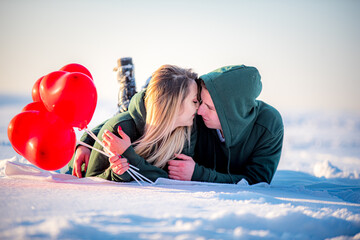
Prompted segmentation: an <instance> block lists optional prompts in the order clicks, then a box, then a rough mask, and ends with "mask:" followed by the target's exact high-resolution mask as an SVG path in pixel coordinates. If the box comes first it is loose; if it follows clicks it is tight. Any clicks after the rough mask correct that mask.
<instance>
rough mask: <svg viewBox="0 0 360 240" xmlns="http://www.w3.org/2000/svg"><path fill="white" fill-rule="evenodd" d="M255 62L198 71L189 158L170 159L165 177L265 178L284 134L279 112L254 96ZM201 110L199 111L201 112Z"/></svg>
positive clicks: (268, 177) (256, 91) (277, 157)
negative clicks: (199, 87)
mask: <svg viewBox="0 0 360 240" xmlns="http://www.w3.org/2000/svg"><path fill="white" fill-rule="evenodd" d="M260 79H261V77H260V74H259V72H258V70H257V69H256V68H254V67H247V66H244V65H241V66H227V67H222V68H219V69H217V70H215V71H213V72H210V73H208V74H205V75H203V76H201V77H200V80H201V85H202V90H201V99H202V103H201V105H200V107H199V109H198V116H197V122H196V123H197V131H198V138H197V143H196V148H195V155H194V160H195V161H194V160H193V158H191V157H189V156H186V155H184V154H180V155H178V156H177V158H178V159H179V160H171V161H169V167H168V170H169V177H170V178H172V179H177V180H192V181H205V182H218V183H239V182H241V183H245V184H255V183H259V182H267V183H270V182H271V180H272V178H273V176H274V173H275V171H276V168H277V166H278V163H279V160H280V155H281V149H282V143H283V135H284V126H283V122H282V118H281V115H280V113H279V112H278V111H277V110H276V109H275V108H273V107H272V106H270V105H268V104H266V103H265V102H262V101H259V100H256V98H257V97H258V96H259V94H260V92H261V89H262V83H261V80H260ZM200 116H201V117H200Z"/></svg>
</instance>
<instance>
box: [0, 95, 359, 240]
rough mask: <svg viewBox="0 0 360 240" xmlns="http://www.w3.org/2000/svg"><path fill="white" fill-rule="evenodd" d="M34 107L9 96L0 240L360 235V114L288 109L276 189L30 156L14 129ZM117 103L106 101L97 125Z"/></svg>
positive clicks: (1, 164)
mask: <svg viewBox="0 0 360 240" xmlns="http://www.w3.org/2000/svg"><path fill="white" fill-rule="evenodd" d="M26 102H31V99H27V98H24V99H19V98H8V97H6V96H0V119H1V120H0V132H1V135H0V159H1V160H0V211H1V213H2V214H1V217H0V239H179V240H180V239H360V176H359V174H360V117H359V115H358V114H355V113H352V114H349V113H320V112H306V113H304V112H289V111H288V112H282V114H283V118H284V124H285V139H284V149H283V155H282V159H281V161H280V165H279V167H278V171H277V172H276V174H275V176H274V179H273V181H272V183H271V184H270V185H269V184H266V183H259V184H256V185H252V186H247V185H246V184H215V183H201V182H182V181H174V180H169V179H158V180H157V181H156V182H155V184H154V185H151V184H143V186H139V185H138V184H137V183H136V182H131V183H115V182H109V181H106V180H102V179H99V178H83V179H78V178H76V177H73V176H71V175H67V174H62V173H60V171H54V172H49V171H44V170H41V169H38V168H37V167H35V166H34V165H32V164H31V163H29V162H28V161H27V160H26V159H23V158H22V157H21V156H19V155H18V154H17V153H16V152H15V151H14V150H13V149H12V147H11V144H10V143H9V140H8V138H7V125H8V123H9V122H10V120H11V118H12V117H14V116H15V115H16V114H17V113H19V112H20V111H21V109H22V107H23V106H25V105H26ZM113 105H114V106H113V108H111V107H109V106H111V104H109V103H100V107H99V106H98V107H97V110H96V112H95V115H94V117H93V121H92V122H91V124H90V127H91V126H95V125H96V124H97V123H100V122H101V121H102V120H104V119H105V118H107V117H110V116H111V115H112V112H114V111H116V104H113ZM80 134H81V132H77V135H78V136H79V135H80Z"/></svg>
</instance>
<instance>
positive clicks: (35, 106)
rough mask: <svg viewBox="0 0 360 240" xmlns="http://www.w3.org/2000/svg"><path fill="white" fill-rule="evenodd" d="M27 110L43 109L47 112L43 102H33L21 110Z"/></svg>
mask: <svg viewBox="0 0 360 240" xmlns="http://www.w3.org/2000/svg"><path fill="white" fill-rule="evenodd" d="M26 111H41V112H47V109H46V107H45V105H44V103H43V102H32V103H29V104H28V105H26V106H25V107H24V108H23V109H22V110H21V112H26Z"/></svg>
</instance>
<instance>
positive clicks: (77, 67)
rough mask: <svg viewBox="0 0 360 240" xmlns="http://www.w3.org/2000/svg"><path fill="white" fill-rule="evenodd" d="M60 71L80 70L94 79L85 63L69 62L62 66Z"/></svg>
mask: <svg viewBox="0 0 360 240" xmlns="http://www.w3.org/2000/svg"><path fill="white" fill-rule="evenodd" d="M60 71H65V72H80V73H83V74H85V75H87V76H88V77H89V78H90V79H91V80H93V77H92V75H91V73H90V71H89V70H88V69H87V68H86V67H84V66H83V65H81V64H78V63H70V64H67V65H65V66H63V67H62V68H60Z"/></svg>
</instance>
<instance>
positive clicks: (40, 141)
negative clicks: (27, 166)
mask: <svg viewBox="0 0 360 240" xmlns="http://www.w3.org/2000/svg"><path fill="white" fill-rule="evenodd" d="M8 137H9V140H10V142H11V144H12V146H13V148H14V149H15V150H16V151H17V152H18V153H19V154H21V155H22V156H23V157H24V158H26V159H27V160H29V161H30V162H31V163H32V164H34V165H36V166H38V167H39V168H41V169H44V170H57V169H60V168H62V167H63V166H65V165H66V164H67V163H69V161H70V160H71V157H72V155H73V154H74V151H75V144H76V136H75V132H74V129H73V128H72V127H70V126H69V125H68V124H66V123H65V122H64V121H63V120H62V119H60V118H59V117H58V116H56V115H55V114H53V113H50V112H41V111H25V112H22V113H20V114H18V115H16V116H15V117H14V118H13V119H12V120H11V122H10V124H9V127H8Z"/></svg>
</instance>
